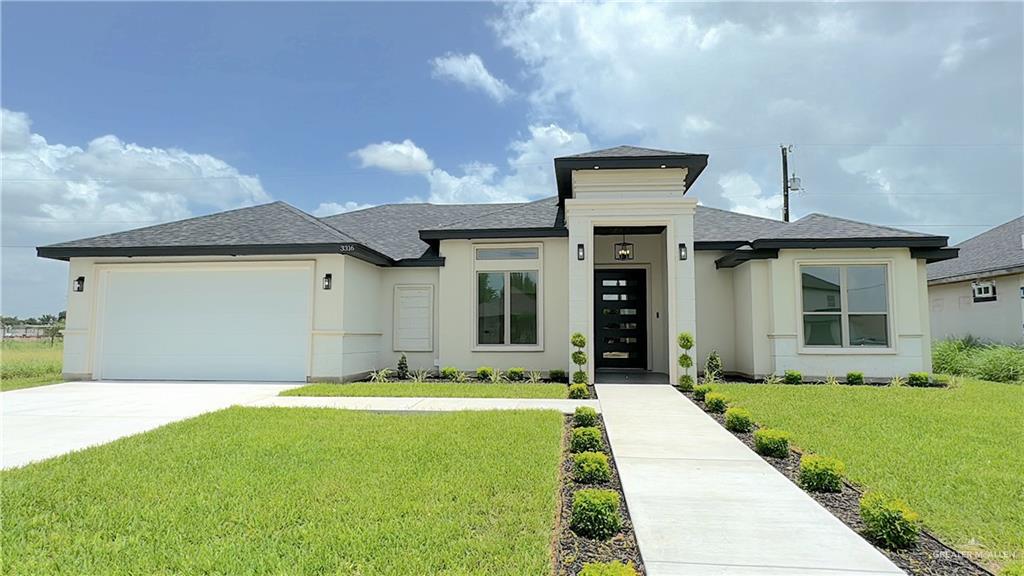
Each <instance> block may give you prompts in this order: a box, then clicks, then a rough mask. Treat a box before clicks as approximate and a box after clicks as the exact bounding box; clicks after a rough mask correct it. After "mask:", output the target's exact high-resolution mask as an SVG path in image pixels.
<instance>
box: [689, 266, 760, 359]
mask: <svg viewBox="0 0 1024 576" xmlns="http://www.w3.org/2000/svg"><path fill="white" fill-rule="evenodd" d="M724 254H726V253H725V252H710V251H704V250H701V251H700V252H695V253H694V255H693V258H694V268H695V273H696V277H697V335H698V336H697V339H696V340H697V354H696V356H695V358H694V361H695V362H696V364H697V368H698V371H699V372H703V370H704V363H705V362H707V358H708V355H709V354H711V352H712V351H713V350H715V351H718V355H719V357H721V359H722V368H723V370H726V371H730V370H733V368H732V366H734V365H735V364H736V363H737V358H736V331H737V326H736V308H737V305H736V302H735V295H734V293H733V271H734V269H733V268H723V269H721V270H716V269H715V259H717V258H720V257H721V256H723V255H724ZM747 308H749V303H748V306H747ZM672 349H673V350H675V346H674V345H673V346H672Z"/></svg>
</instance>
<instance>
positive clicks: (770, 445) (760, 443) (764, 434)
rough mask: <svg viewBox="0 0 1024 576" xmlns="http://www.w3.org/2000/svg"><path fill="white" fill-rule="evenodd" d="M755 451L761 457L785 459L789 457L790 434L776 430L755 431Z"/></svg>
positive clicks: (762, 429)
mask: <svg viewBox="0 0 1024 576" xmlns="http://www.w3.org/2000/svg"><path fill="white" fill-rule="evenodd" d="M754 451H755V452H757V453H758V454H760V455H761V456H771V457H772V458H785V457H786V456H789V432H786V431H785V430H776V429H775V428H758V429H757V430H755V431H754Z"/></svg>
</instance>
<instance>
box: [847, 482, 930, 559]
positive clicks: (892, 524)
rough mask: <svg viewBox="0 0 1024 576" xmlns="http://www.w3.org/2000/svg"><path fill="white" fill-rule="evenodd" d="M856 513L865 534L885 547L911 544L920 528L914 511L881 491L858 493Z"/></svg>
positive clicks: (891, 548)
mask: <svg viewBox="0 0 1024 576" xmlns="http://www.w3.org/2000/svg"><path fill="white" fill-rule="evenodd" d="M860 517H861V519H862V520H864V532H865V534H866V535H867V537H868V538H869V539H871V540H872V541H874V542H875V543H876V544H879V545H880V546H882V547H884V548H888V549H889V550H900V549H903V548H909V547H911V546H913V545H914V543H915V542H917V537H918V535H919V534H920V532H921V524H920V519H919V518H918V515H917V513H916V512H914V511H913V510H911V509H910V507H909V506H907V504H906V502H904V501H902V500H899V499H897V498H893V497H891V496H888V495H886V494H883V493H881V492H868V493H867V494H865V495H864V496H862V497H861V499H860Z"/></svg>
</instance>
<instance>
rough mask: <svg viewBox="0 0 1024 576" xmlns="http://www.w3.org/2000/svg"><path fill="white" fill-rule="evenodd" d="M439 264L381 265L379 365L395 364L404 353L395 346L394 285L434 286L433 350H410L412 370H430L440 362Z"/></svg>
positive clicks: (409, 356)
mask: <svg viewBox="0 0 1024 576" xmlns="http://www.w3.org/2000/svg"><path fill="white" fill-rule="evenodd" d="M439 270H440V269H439V268H382V269H381V283H380V319H381V324H380V325H381V340H380V355H379V357H378V368H384V367H394V366H395V365H397V364H398V359H399V358H400V357H401V355H402V351H401V350H397V349H395V334H394V329H395V286H403V285H405V286H410V285H412V286H433V287H434V304H433V307H434V314H433V348H434V349H433V350H432V351H430V352H407V353H406V359H407V360H408V361H409V369H411V370H431V369H433V368H434V367H435V366H436V365H437V364H436V363H437V362H439V360H438V347H439V343H440V341H441V333H440V322H439V318H438V311H439V308H440V306H439V299H440V296H439V295H440V293H441V292H440V290H439V289H438V277H439V275H440V272H439Z"/></svg>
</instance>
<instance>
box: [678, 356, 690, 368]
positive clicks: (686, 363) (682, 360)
mask: <svg viewBox="0 0 1024 576" xmlns="http://www.w3.org/2000/svg"><path fill="white" fill-rule="evenodd" d="M691 366H693V358H690V356H689V354H680V355H679V367H680V368H687V369H688V368H690V367H691Z"/></svg>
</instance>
